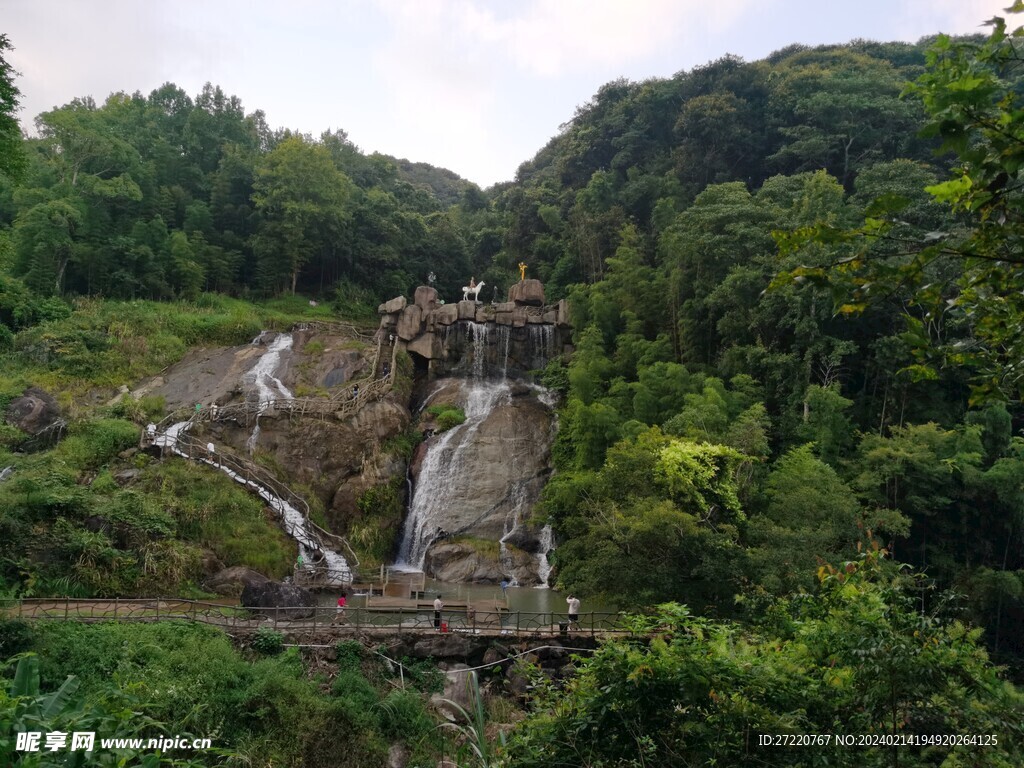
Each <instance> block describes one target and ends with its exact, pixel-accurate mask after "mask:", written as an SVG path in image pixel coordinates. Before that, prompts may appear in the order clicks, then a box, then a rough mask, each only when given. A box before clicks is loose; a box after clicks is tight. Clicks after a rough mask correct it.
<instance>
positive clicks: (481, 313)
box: [473, 306, 494, 323]
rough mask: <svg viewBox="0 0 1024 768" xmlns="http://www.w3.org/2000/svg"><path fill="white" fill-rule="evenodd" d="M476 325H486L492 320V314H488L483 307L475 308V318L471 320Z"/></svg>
mask: <svg viewBox="0 0 1024 768" xmlns="http://www.w3.org/2000/svg"><path fill="white" fill-rule="evenodd" d="M473 319H474V320H475V321H476V322H478V323H486V322H488V321H489V320H494V313H493V312H488V311H487V309H486V308H484V307H483V306H479V307H477V308H476V316H475V317H474V318H473Z"/></svg>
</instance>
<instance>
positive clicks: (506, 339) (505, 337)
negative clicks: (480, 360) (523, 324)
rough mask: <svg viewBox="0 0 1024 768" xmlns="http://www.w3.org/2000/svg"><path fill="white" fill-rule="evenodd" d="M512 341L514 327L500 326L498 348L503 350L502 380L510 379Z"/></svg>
mask: <svg viewBox="0 0 1024 768" xmlns="http://www.w3.org/2000/svg"><path fill="white" fill-rule="evenodd" d="M511 341H512V327H511V326H509V325H499V326H498V347H499V348H500V349H501V378H503V379H504V378H507V377H508V348H509V343H510V342H511Z"/></svg>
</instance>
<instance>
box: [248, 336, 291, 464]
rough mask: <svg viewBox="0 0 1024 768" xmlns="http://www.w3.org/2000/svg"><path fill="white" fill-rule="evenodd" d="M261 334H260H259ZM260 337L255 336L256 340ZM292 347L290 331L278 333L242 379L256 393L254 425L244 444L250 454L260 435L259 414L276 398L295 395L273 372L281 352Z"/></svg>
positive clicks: (279, 359) (279, 360) (279, 361)
mask: <svg viewBox="0 0 1024 768" xmlns="http://www.w3.org/2000/svg"><path fill="white" fill-rule="evenodd" d="M261 335H262V334H261ZM259 338H260V337H259V336H257V337H256V339H257V340H258V339H259ZM291 348H292V335H291V334H290V333H281V334H278V335H277V336H276V337H275V338H274V340H273V341H272V342H271V343H270V345H269V346H268V347H267V351H266V352H264V353H263V354H262V355H261V356H260V359H259V360H257V361H256V365H254V366H253V368H252V370H251V371H249V373H247V374H246V375H245V378H244V379H243V380H244V381H245V382H246V383H247V384H249V386H250V387H251V388H252V391H254V392H255V394H256V402H257V403H258V405H257V408H256V425H255V426H254V427H253V430H252V434H251V435H249V440H248V442H247V443H246V444H245V445H246V448H248V449H249V455H250V456H251V455H252V453H253V451H255V450H256V442H257V441H258V440H259V437H260V416H262V415H263V412H264V411H266V410H267V408H269V407H270V406H271V405H272V404H273V403H275V402H276V401H277V400H293V399H295V396H294V395H293V394H292V393H291V391H290V390H289V389H288V387H286V386H285V385H284V384H283V383H282V382H281V380H280V379H279V378H277V377H276V376H275V375H274V374H275V373H276V372H277V369H278V367H280V365H281V353H282V352H285V351H286V350H290V349H291Z"/></svg>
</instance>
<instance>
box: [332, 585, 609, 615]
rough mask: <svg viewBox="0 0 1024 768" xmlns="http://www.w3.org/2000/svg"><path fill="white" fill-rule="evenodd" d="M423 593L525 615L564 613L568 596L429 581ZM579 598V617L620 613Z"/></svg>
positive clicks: (358, 600) (354, 599) (356, 600)
mask: <svg viewBox="0 0 1024 768" xmlns="http://www.w3.org/2000/svg"><path fill="white" fill-rule="evenodd" d="M424 591H425V592H426V594H427V597H428V598H429V599H430V600H433V599H434V598H435V597H436V596H437V595H438V594H440V595H441V600H442V601H444V602H460V603H461V602H471V603H476V602H481V601H497V602H499V603H500V602H501V601H502V599H505V600H507V602H508V609H509V610H510V611H523V612H525V613H548V612H554V613H559V612H564V611H565V608H566V606H565V598H566V593H565V592H560V591H558V590H556V589H548V588H543V589H538V588H536V587H509V588H508V589H507V590H505V595H504V598H503V596H502V591H501V587H499V586H497V585H494V584H455V583H450V582H445V581H437V580H436V579H426V581H425V582H424ZM577 597H578V598H580V613H590V612H592V611H600V612H610V613H614V612H615V611H617V610H618V608H617V607H616V606H615V605H612V604H611V603H607V602H603V601H599V600H595V599H589V598H587V596H586V595H577ZM337 600H338V593H336V592H321V593H319V595H318V597H317V601H318V602H319V604H320V605H334V604H335V603H336V602H337ZM348 605H349V606H351V607H352V608H362V607H364V606H365V605H366V597H365V596H364V595H360V594H358V593H355V592H352V591H349V593H348Z"/></svg>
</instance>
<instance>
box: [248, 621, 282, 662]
mask: <svg viewBox="0 0 1024 768" xmlns="http://www.w3.org/2000/svg"><path fill="white" fill-rule="evenodd" d="M250 647H251V648H252V649H253V650H254V651H256V652H257V653H262V654H263V655H264V656H276V655H277V654H279V653H281V651H283V650H284V635H282V634H281V633H280V632H277V631H275V630H273V629H270V628H269V627H260V628H259V629H257V630H256V634H255V635H254V636H253V638H252V643H250Z"/></svg>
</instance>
